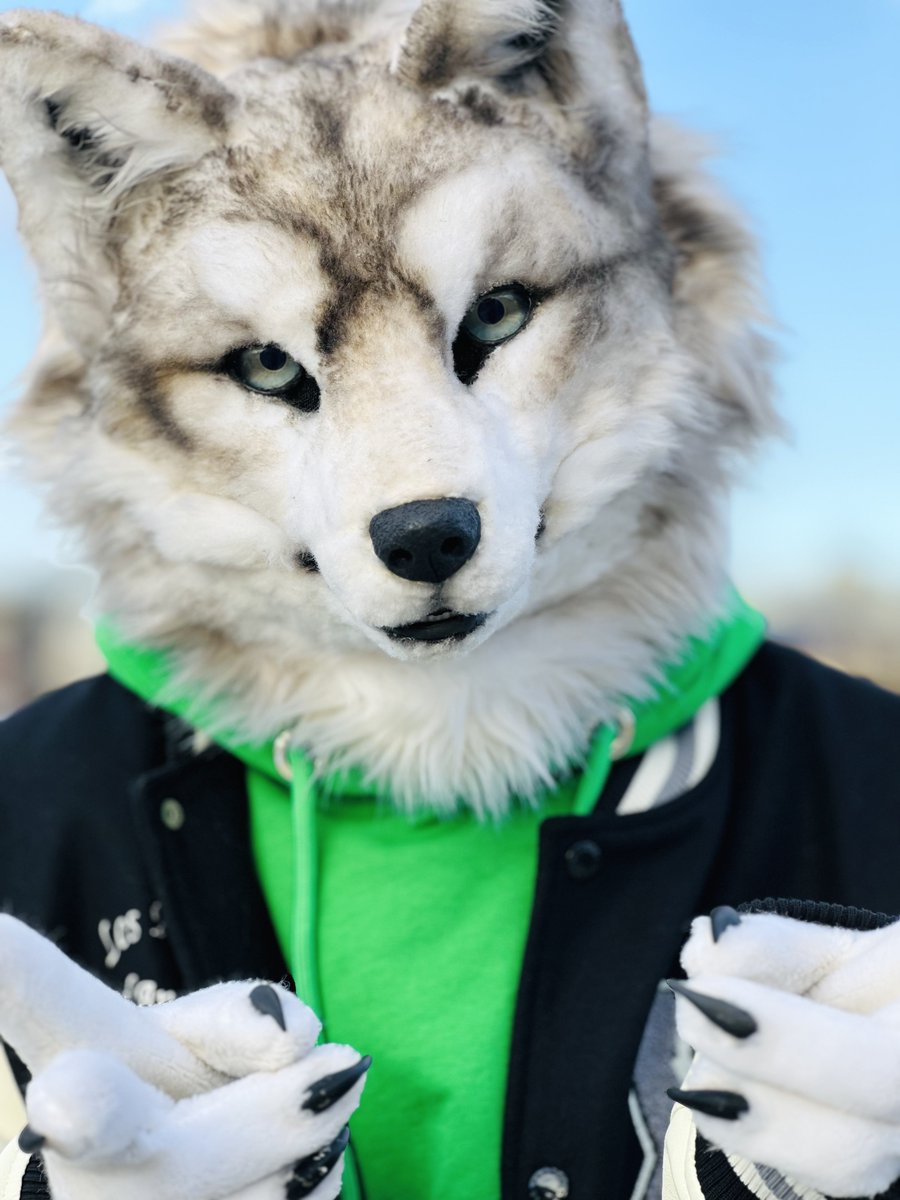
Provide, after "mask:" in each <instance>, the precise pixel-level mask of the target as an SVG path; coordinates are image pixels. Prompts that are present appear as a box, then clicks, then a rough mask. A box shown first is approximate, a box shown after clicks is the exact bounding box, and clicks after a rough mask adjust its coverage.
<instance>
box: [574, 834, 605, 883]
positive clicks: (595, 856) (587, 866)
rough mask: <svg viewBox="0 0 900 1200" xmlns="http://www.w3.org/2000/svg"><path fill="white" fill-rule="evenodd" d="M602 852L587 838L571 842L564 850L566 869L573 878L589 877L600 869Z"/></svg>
mask: <svg viewBox="0 0 900 1200" xmlns="http://www.w3.org/2000/svg"><path fill="white" fill-rule="evenodd" d="M602 854H603V851H602V850H601V849H600V847H599V846H598V845H597V843H596V842H592V841H591V840H590V839H589V838H585V839H584V840H583V841H580V842H573V843H572V845H571V846H570V847H569V848H568V850H567V851H566V869H567V871H568V872H569V874H570V875H571V876H572V878H573V879H590V878H591V876H592V875H596V874H597V872H598V871H599V870H600V858H601V856H602Z"/></svg>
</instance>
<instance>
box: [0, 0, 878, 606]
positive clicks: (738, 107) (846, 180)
mask: <svg viewBox="0 0 900 1200" xmlns="http://www.w3.org/2000/svg"><path fill="white" fill-rule="evenodd" d="M39 7H54V8H57V9H59V10H62V11H65V12H78V13H81V14H82V15H84V16H88V17H90V18H91V19H94V20H97V21H100V22H102V23H104V24H107V25H110V26H113V27H115V28H118V29H120V30H122V31H123V32H126V33H129V34H140V33H142V32H143V31H144V30H146V29H147V28H148V27H152V25H153V24H154V22H156V21H158V20H159V19H160V18H165V17H168V16H170V15H172V14H175V13H177V12H178V11H179V8H180V6H179V5H177V4H174V3H171V2H170V0H149V2H145V3H141V2H140V0H88V2H87V3H83V4H77V3H65V4H57V5H52V6H50V5H46V6H43V5H42V6H39ZM625 7H626V12H627V14H628V16H629V19H630V21H631V25H632V29H633V32H634V35H635V41H636V42H637V45H638V48H639V51H640V53H641V57H642V59H643V61H644V67H645V73H646V76H647V81H648V86H649V90H650V95H651V100H652V102H653V104H654V106H655V107H656V108H657V109H658V110H660V111H664V112H667V113H669V114H671V115H673V116H676V117H678V118H680V119H682V120H683V121H685V122H686V123H688V124H690V125H692V126H695V127H698V128H700V129H703V130H706V131H708V132H710V133H711V134H713V135H714V136H715V137H716V138H717V139H718V141H719V143H720V145H722V146H723V148H724V151H725V153H724V155H723V157H722V158H721V160H720V161H719V162H718V164H717V166H716V170H717V171H718V173H719V174H720V175H721V177H722V178H723V179H724V180H725V181H726V182H727V184H728V186H729V187H730V189H731V190H732V191H733V192H734V193H735V194H736V195H737V196H738V198H739V199H740V200H741V202H742V203H743V205H744V206H745V208H746V209H747V210H748V211H749V213H750V214H751V217H752V219H753V222H754V225H755V227H756V229H757V231H758V233H759V235H760V237H761V242H762V248H763V262H764V267H765V271H766V275H767V277H768V280H769V292H770V295H771V297H772V300H773V305H774V310H775V314H776V317H777V318H778V321H779V322H780V325H781V331H780V333H779V343H780V346H781V349H782V356H783V357H782V363H781V366H780V368H779V372H778V378H779V389H780V394H781V407H782V410H783V412H784V414H785V416H786V417H787V419H788V422H789V424H790V425H791V427H792V429H793V440H792V443H791V444H789V445H778V446H775V447H773V448H771V449H770V450H769V451H768V453H767V454H766V455H764V456H763V457H762V458H761V459H760V461H759V462H758V463H757V464H756V465H755V467H754V468H753V469H752V470H751V471H748V475H747V484H746V486H745V487H744V488H743V489H742V490H741V492H740V494H739V495H738V497H737V499H736V502H735V550H734V571H735V577H736V579H737V581H738V583H739V585H741V586H742V587H744V589H745V590H746V591H747V592H748V593H749V594H750V595H751V596H754V595H755V596H760V595H765V594H766V593H771V592H777V591H793V590H800V589H805V588H810V587H815V586H817V585H818V584H819V583H820V582H821V581H823V580H825V579H827V578H828V577H830V576H831V575H833V574H834V573H836V572H840V571H856V572H859V573H862V574H865V575H869V576H872V577H874V578H875V579H876V580H879V581H882V582H885V583H887V584H890V585H892V586H898V585H900V553H898V545H897V543H898V530H900V482H898V477H900V472H898V466H897V458H898V451H900V403H898V386H897V380H898V378H900V301H898V287H900V236H898V230H897V226H898V216H900V132H898V114H900V70H898V60H900V0H815V2H813V0H792V2H787V3H786V2H785V0H743V3H740V4H738V3H737V2H736V0H690V2H689V3H675V2H674V0H625ZM14 212H15V210H14V206H13V203H12V200H11V198H10V196H9V194H8V192H7V191H5V190H4V191H2V192H0V408H2V406H3V405H5V404H6V403H8V402H9V401H10V400H11V399H12V397H13V396H14V393H15V383H14V381H15V377H16V375H17V373H18V372H19V371H20V370H21V369H22V367H23V366H24V365H25V362H26V361H27V359H28V356H29V353H30V351H31V349H32V347H33V345H34V342H35V339H36V336H37V330H38V316H37V310H36V308H35V306H34V304H33V292H34V286H33V282H32V279H31V276H30V272H29V270H28V267H27V264H26V262H25V258H24V255H23V254H22V252H21V250H20V249H19V247H18V245H17V242H16V238H15V234H14V223H15V218H14ZM0 512H2V515H3V518H4V519H3V520H2V521H0V590H2V588H3V582H4V580H6V581H12V580H14V579H24V578H26V577H27V576H28V575H30V574H31V573H32V572H33V571H34V569H35V567H34V563H35V561H36V556H43V555H46V554H47V553H51V552H52V549H53V539H52V538H51V537H50V536H49V535H48V534H47V533H45V532H39V531H38V529H37V526H36V513H37V505H36V504H35V502H34V501H33V500H31V499H30V498H29V497H28V496H27V494H26V493H24V492H23V491H22V490H21V489H20V488H18V487H16V486H15V485H13V484H11V483H9V482H6V483H4V482H0Z"/></svg>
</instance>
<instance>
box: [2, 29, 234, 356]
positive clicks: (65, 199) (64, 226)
mask: <svg viewBox="0 0 900 1200" xmlns="http://www.w3.org/2000/svg"><path fill="white" fill-rule="evenodd" d="M230 106H231V97H230V95H229V93H228V92H227V90H226V89H225V88H224V87H223V86H222V84H220V83H219V82H218V81H217V80H215V79H213V78H212V76H209V75H206V74H205V73H204V72H202V71H200V70H199V69H197V68H195V67H193V66H192V65H191V64H189V63H187V62H183V61H182V60H180V59H177V58H174V57H168V56H165V55H162V54H158V53H156V52H154V51H151V50H148V49H146V48H145V47H143V46H139V45H137V44H136V43H133V42H130V41H128V40H126V39H125V38H121V37H118V36H116V35H115V34H111V33H108V32H106V31H105V30H102V29H98V28H96V27H95V26H92V25H89V24H86V23H85V22H83V21H80V20H78V19H77V18H74V17H62V16H59V15H57V14H52V13H41V12H26V11H19V12H10V13H5V14H3V16H2V17H0V166H2V167H3V169H4V170H5V172H6V174H7V176H8V178H9V181H10V184H11V186H12V189H13V191H14V193H15V195H16V199H17V201H18V205H19V228H20V231H21V233H22V235H23V237H24V238H25V240H26V242H27V243H28V246H29V249H30V250H31V252H32V254H33V256H34V258H35V260H36V262H37V266H38V271H39V274H40V276H41V282H42V285H43V289H44V292H45V296H46V299H47V302H48V304H49V305H50V307H51V309H52V310H53V314H54V316H55V317H56V318H57V319H58V320H59V322H60V324H61V325H62V327H63V329H64V330H65V332H66V333H67V335H68V336H69V338H70V339H72V340H73V342H74V343H75V344H76V345H83V344H84V343H85V342H86V341H87V342H91V341H93V340H94V339H95V338H96V336H97V335H98V334H99V332H100V331H101V330H102V329H103V327H104V325H105V322H106V318H107V316H108V313H109V308H110V305H111V303H112V300H113V298H114V284H113V277H112V272H111V269H110V266H109V262H108V260H107V256H106V245H105V235H106V232H107V230H108V227H109V223H110V219H111V218H112V216H113V215H114V213H115V211H116V206H117V204H118V203H119V201H120V200H121V199H122V197H123V196H124V195H125V193H127V192H129V191H130V190H131V189H132V188H133V187H134V186H135V185H136V184H139V183H141V182H143V181H144V180H146V179H148V178H150V177H152V176H156V175H159V174H161V173H164V172H166V171H171V170H175V169H177V168H179V167H182V166H185V165H187V164H188V163H191V162H195V161H197V160H198V159H199V158H201V157H202V156H203V155H204V154H205V153H206V152H207V151H209V150H210V149H212V148H213V147H214V146H216V145H217V144H218V141H219V139H220V137H221V134H222V131H223V128H224V126H225V123H226V119H227V114H228V111H229V108H230Z"/></svg>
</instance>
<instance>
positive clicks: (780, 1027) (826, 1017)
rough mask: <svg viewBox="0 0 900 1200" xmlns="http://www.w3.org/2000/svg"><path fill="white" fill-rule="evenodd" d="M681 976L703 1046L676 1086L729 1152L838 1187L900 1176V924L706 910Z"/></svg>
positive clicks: (683, 1000) (873, 1190) (692, 1040)
mask: <svg viewBox="0 0 900 1200" xmlns="http://www.w3.org/2000/svg"><path fill="white" fill-rule="evenodd" d="M681 961H682V965H683V967H684V969H685V971H686V973H687V975H688V979H687V981H686V982H685V983H681V982H672V983H671V984H670V986H672V987H673V990H674V991H675V993H676V996H677V997H678V999H677V1023H678V1031H679V1033H680V1035H681V1036H682V1037H683V1038H684V1040H685V1041H686V1042H688V1044H689V1045H691V1046H693V1047H694V1049H695V1050H696V1052H697V1057H696V1059H695V1060H694V1064H693V1066H692V1067H691V1069H690V1071H689V1073H688V1077H687V1079H686V1080H685V1082H684V1084H683V1086H682V1088H680V1089H674V1088H673V1089H672V1090H671V1091H670V1093H669V1095H670V1096H671V1097H672V1098H673V1099H675V1100H678V1101H679V1102H680V1103H682V1104H685V1105H687V1106H688V1107H689V1108H690V1109H692V1110H693V1116H694V1120H695V1123H696V1125H697V1128H698V1130H699V1131H700V1132H701V1133H702V1134H703V1136H704V1137H705V1138H706V1139H707V1140H708V1141H710V1142H711V1143H712V1144H713V1145H715V1146H718V1147H720V1148H721V1149H722V1150H724V1151H725V1152H726V1153H729V1154H737V1155H740V1156H742V1157H743V1158H746V1159H749V1160H750V1161H751V1162H754V1163H761V1164H765V1165H766V1166H768V1167H774V1168H776V1169H777V1170H778V1171H779V1172H781V1173H783V1174H784V1175H787V1176H789V1177H790V1179H791V1180H792V1181H794V1182H796V1183H801V1184H803V1185H805V1186H808V1187H812V1188H815V1189H816V1190H817V1191H819V1192H823V1193H825V1194H826V1195H829V1196H842V1197H843V1196H874V1195H877V1194H878V1193H879V1192H881V1191H884V1189H885V1188H887V1187H889V1186H890V1185H891V1184H892V1183H893V1182H894V1180H895V1179H897V1177H898V1176H900V924H893V925H888V926H886V927H884V928H882V929H875V930H872V931H869V932H858V931H856V930H852V929H840V928H835V927H833V926H826V925H815V924H811V923H809V922H806V921H798V920H792V919H790V918H787V917H780V916H774V915H771V914H768V913H758V914H753V915H741V916H739V915H738V914H737V913H736V912H735V911H734V910H733V909H716V910H715V911H714V913H713V915H712V918H709V917H698V918H697V919H696V920H695V921H694V923H693V927H692V931H691V936H690V939H689V940H688V942H687V944H686V945H685V948H684V950H683V952H682V958H681Z"/></svg>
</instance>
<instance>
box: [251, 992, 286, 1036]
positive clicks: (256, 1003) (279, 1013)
mask: <svg viewBox="0 0 900 1200" xmlns="http://www.w3.org/2000/svg"><path fill="white" fill-rule="evenodd" d="M250 1003H251V1004H252V1005H253V1007H254V1008H255V1009H256V1011H257V1012H261V1013H262V1014H263V1015H264V1016H266V1017H271V1018H272V1020H273V1021H275V1022H276V1023H277V1024H278V1025H280V1026H281V1028H282V1029H284V1030H287V1025H285V1023H284V1009H283V1008H282V1007H281V1001H280V1000H279V998H278V993H277V992H276V991H275V989H274V988H273V987H272V986H271V984H268V983H261V984H259V985H258V986H257V987H255V988H254V989H253V991H252V992H251V993H250Z"/></svg>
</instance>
